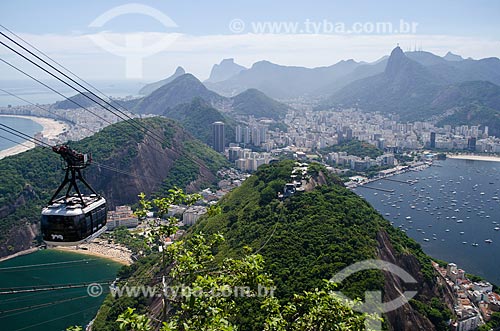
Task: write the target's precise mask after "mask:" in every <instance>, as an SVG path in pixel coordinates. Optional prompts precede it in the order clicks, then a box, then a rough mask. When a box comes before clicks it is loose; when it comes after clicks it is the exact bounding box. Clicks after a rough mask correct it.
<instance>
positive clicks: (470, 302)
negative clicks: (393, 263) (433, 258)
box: [433, 262, 500, 331]
mask: <svg viewBox="0 0 500 331" xmlns="http://www.w3.org/2000/svg"><path fill="white" fill-rule="evenodd" d="M433 266H434V268H435V269H436V270H437V271H438V273H439V275H440V278H441V283H442V284H443V285H445V286H446V287H447V288H448V290H449V291H450V292H451V293H452V295H453V297H454V298H453V301H454V314H455V316H456V320H455V321H453V323H452V327H453V329H454V330H456V331H472V330H476V329H477V328H478V326H480V325H482V324H484V323H485V322H488V321H489V320H490V319H491V314H492V313H494V312H500V295H499V294H498V293H495V292H494V291H493V285H491V284H490V283H488V282H486V281H471V280H470V279H468V278H467V277H466V274H465V271H464V270H463V269H460V268H458V267H457V265H456V264H455V263H449V264H448V265H447V267H446V268H442V267H440V266H439V265H438V264H437V263H435V262H433Z"/></svg>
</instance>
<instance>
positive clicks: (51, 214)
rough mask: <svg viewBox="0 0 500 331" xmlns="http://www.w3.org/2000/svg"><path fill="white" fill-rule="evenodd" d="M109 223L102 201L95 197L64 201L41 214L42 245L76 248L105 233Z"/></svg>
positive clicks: (47, 208)
mask: <svg viewBox="0 0 500 331" xmlns="http://www.w3.org/2000/svg"><path fill="white" fill-rule="evenodd" d="M81 198H83V201H84V204H82V200H81ZM106 220H107V209H106V200H105V199H104V198H103V197H101V196H98V195H96V194H91V195H87V196H85V195H82V196H78V195H77V194H75V195H73V196H70V197H61V198H59V199H57V200H54V201H53V202H52V203H51V204H49V205H48V206H47V207H45V208H44V209H43V210H42V221H41V224H42V226H41V230H42V231H41V232H42V236H43V241H45V243H47V245H53V246H76V245H79V244H81V243H83V242H86V241H89V240H91V239H93V238H95V237H97V236H99V235H100V234H101V233H103V232H104V231H106V229H107V227H106Z"/></svg>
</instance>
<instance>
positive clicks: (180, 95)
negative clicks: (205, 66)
mask: <svg viewBox="0 0 500 331" xmlns="http://www.w3.org/2000/svg"><path fill="white" fill-rule="evenodd" d="M196 98H199V99H201V100H203V101H204V102H205V103H206V104H208V105H210V106H212V107H213V108H216V109H218V110H219V111H220V112H223V113H224V114H225V116H226V117H228V116H229V117H231V116H233V115H245V116H250V115H251V116H254V117H256V118H258V117H266V118H272V119H276V120H277V119H280V118H283V117H284V116H285V114H286V113H287V111H288V109H289V107H288V106H286V105H285V104H282V103H280V102H278V101H276V100H273V99H271V98H270V97H268V96H267V95H265V94H264V93H262V92H260V91H258V90H255V89H249V90H246V91H243V92H242V93H240V94H238V95H236V96H234V97H232V98H227V97H224V96H221V95H219V94H217V93H216V92H213V91H211V90H209V89H208V88H207V87H206V86H205V85H204V84H203V83H202V82H201V81H200V80H198V79H197V78H196V77H195V76H193V75H192V74H184V75H181V76H179V77H177V78H175V79H174V80H173V81H171V82H169V83H167V84H165V85H163V86H161V87H160V88H158V89H156V90H155V91H153V92H152V93H151V94H149V95H148V96H146V97H144V98H141V99H138V100H136V101H135V105H134V106H133V109H132V110H133V111H134V112H136V113H140V114H156V115H166V116H169V115H168V114H170V113H172V111H171V109H173V108H175V107H177V106H179V105H182V104H190V103H191V102H192V101H193V99H196ZM169 117H170V116H169Z"/></svg>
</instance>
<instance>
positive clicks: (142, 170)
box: [0, 117, 226, 257]
mask: <svg viewBox="0 0 500 331" xmlns="http://www.w3.org/2000/svg"><path fill="white" fill-rule="evenodd" d="M141 121H142V123H143V124H144V125H145V126H147V127H148V128H150V129H151V130H152V131H153V132H154V133H155V135H156V136H159V137H162V138H163V139H164V141H163V143H160V142H159V141H157V140H155V139H153V138H151V136H149V135H145V134H144V133H143V132H140V131H138V130H136V129H134V128H133V127H132V126H130V125H129V124H127V123H125V122H121V123H118V124H114V125H112V126H109V127H107V128H105V129H103V130H102V131H100V132H98V133H97V134H95V135H94V136H92V137H89V138H86V139H83V140H81V141H78V142H73V143H70V147H71V148H73V149H75V150H78V151H80V152H83V153H92V158H93V160H94V161H95V162H94V164H93V165H92V166H90V167H89V168H87V169H85V170H84V176H85V177H86V179H87V180H88V181H89V183H90V184H91V186H93V187H94V189H96V190H97V191H98V192H99V193H101V194H103V195H104V196H105V198H106V199H107V201H108V202H109V206H110V207H114V206H116V205H120V204H133V203H136V202H137V194H139V193H140V192H145V193H147V194H151V193H155V192H162V191H166V190H167V189H169V188H171V187H172V186H173V185H178V186H179V187H184V188H187V189H188V191H194V190H197V189H199V188H200V187H202V186H206V185H210V184H212V183H213V182H214V181H215V179H216V172H217V170H218V169H219V168H220V167H221V166H223V165H225V164H226V160H225V159H224V158H223V157H222V156H221V155H220V154H218V153H216V152H215V151H213V150H212V149H210V148H209V147H208V146H206V145H205V144H203V143H201V142H200V141H198V140H196V139H195V138H193V136H191V135H190V134H189V133H187V132H186V131H185V130H184V129H183V128H182V127H180V126H179V125H178V124H176V123H175V122H173V121H171V120H169V119H165V118H159V117H157V118H148V119H144V120H141ZM158 140H159V139H158ZM101 164H102V165H104V167H101V166H100V165H101ZM107 167H112V168H115V169H119V171H121V172H124V173H126V174H124V173H121V172H116V171H111V170H109V169H106V168H107ZM0 173H1V174H2V176H0V219H1V220H2V222H1V224H0V247H1V248H0V257H1V256H5V255H9V254H12V253H14V252H15V251H18V250H21V249H25V248H27V247H28V246H29V244H30V242H31V240H32V239H33V236H34V235H36V234H37V233H36V232H37V226H36V225H37V224H38V220H39V215H40V212H41V208H42V207H43V206H44V205H45V204H46V203H47V201H48V200H49V199H50V196H51V195H52V194H53V193H54V191H55V190H56V188H57V187H58V186H59V184H60V183H61V182H62V179H63V178H64V171H63V169H62V159H61V158H60V156H59V155H57V154H55V153H54V152H52V151H51V150H49V149H42V148H36V149H33V150H30V151H27V152H25V153H22V154H18V155H15V156H11V157H7V158H5V159H2V160H1V161H0Z"/></svg>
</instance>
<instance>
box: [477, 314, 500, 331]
mask: <svg viewBox="0 0 500 331" xmlns="http://www.w3.org/2000/svg"><path fill="white" fill-rule="evenodd" d="M499 327H500V313H499V312H496V313H493V314H491V320H490V321H489V322H488V323H486V324H484V325H481V326H480V327H479V329H478V331H490V330H497V329H498V328H499Z"/></svg>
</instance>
